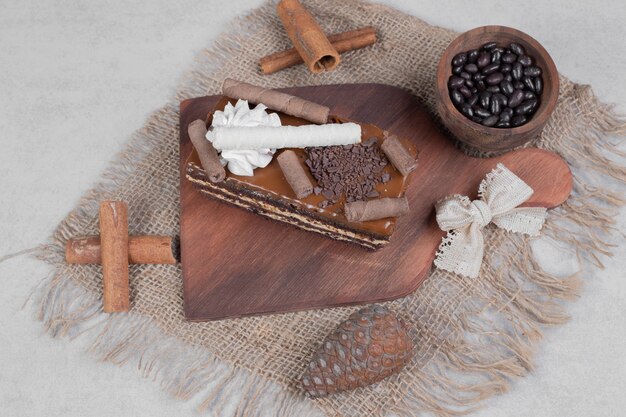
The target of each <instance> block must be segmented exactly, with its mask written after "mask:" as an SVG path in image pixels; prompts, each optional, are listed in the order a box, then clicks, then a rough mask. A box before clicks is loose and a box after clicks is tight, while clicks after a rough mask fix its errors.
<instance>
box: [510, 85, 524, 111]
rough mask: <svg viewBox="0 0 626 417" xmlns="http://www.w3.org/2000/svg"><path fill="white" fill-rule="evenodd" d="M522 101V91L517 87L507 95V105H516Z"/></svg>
mask: <svg viewBox="0 0 626 417" xmlns="http://www.w3.org/2000/svg"><path fill="white" fill-rule="evenodd" d="M522 101H524V92H523V91H522V90H519V89H517V90H515V91H513V93H512V94H511V97H509V107H517V106H519V104H520V103H521V102H522Z"/></svg>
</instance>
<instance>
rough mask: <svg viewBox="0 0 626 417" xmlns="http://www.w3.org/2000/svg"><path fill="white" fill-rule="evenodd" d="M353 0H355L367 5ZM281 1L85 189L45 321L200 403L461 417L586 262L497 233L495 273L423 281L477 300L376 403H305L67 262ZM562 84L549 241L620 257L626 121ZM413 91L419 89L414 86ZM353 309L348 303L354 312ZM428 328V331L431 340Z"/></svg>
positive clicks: (526, 344)
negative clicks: (557, 192) (564, 105)
mask: <svg viewBox="0 0 626 417" xmlns="http://www.w3.org/2000/svg"><path fill="white" fill-rule="evenodd" d="M350 3H351V4H353V5H354V7H361V6H362V5H363V3H360V2H357V1H351V2H350ZM368 7H370V8H377V13H380V14H387V15H388V17H389V18H390V19H394V18H395V19H402V20H405V19H414V18H411V17H407V16H406V15H403V14H401V13H400V12H397V11H395V10H393V9H390V8H387V7H383V6H376V5H368ZM272 9H273V6H271V5H264V6H262V7H261V8H260V9H258V10H256V11H253V12H252V13H250V14H249V15H248V16H246V17H243V18H240V19H237V21H236V22H235V23H234V27H233V29H234V30H233V32H232V33H230V34H225V35H223V36H221V37H220V38H219V39H218V41H217V42H216V44H215V46H214V47H213V48H212V49H211V50H210V51H205V52H204V53H203V55H202V56H201V57H200V59H199V60H198V62H197V63H196V65H195V67H194V69H193V70H192V71H191V72H190V73H189V74H188V75H187V76H186V79H187V81H186V82H185V87H184V88H181V90H180V91H179V92H178V93H177V95H176V97H175V99H174V100H173V101H172V102H171V103H170V104H169V105H168V106H166V107H165V108H164V109H162V110H159V111H158V112H156V113H155V114H153V115H152V116H151V117H150V118H149V120H148V121H147V123H146V126H145V127H144V128H143V129H141V130H140V131H138V132H137V133H136V134H135V135H134V137H133V138H132V139H131V140H130V142H129V144H128V145H127V147H126V148H125V149H124V151H123V152H122V153H120V154H119V155H118V156H117V157H116V159H115V162H113V163H112V165H111V166H110V167H109V168H108V169H107V171H106V173H105V174H104V182H102V183H101V184H99V185H98V186H97V187H95V188H94V189H93V190H91V191H89V192H88V193H87V194H86V195H85V196H84V197H83V198H82V199H81V201H80V202H79V204H78V206H77V207H78V208H77V209H76V210H75V211H73V212H72V213H71V214H70V215H69V216H68V218H67V219H66V220H65V221H64V222H63V223H62V224H61V225H60V226H59V230H57V232H56V233H55V235H54V238H53V240H52V241H51V242H50V243H49V244H47V245H45V246H44V247H43V248H42V249H41V250H40V251H39V253H38V255H37V256H38V258H39V259H42V260H45V261H46V262H48V263H50V264H51V265H52V266H53V269H54V273H53V274H52V275H51V276H50V277H48V278H46V279H45V280H44V281H43V282H42V284H41V285H40V287H39V288H37V289H36V291H35V298H34V300H35V301H34V303H35V304H36V305H37V307H38V318H39V319H40V320H41V321H43V323H44V325H45V328H46V330H47V331H48V332H49V333H50V334H51V335H52V336H54V337H58V336H67V337H71V338H74V337H84V338H87V339H88V340H90V341H91V342H92V343H91V348H90V351H91V352H92V353H93V354H95V355H96V356H97V357H99V358H100V359H102V360H105V361H109V362H112V363H116V364H124V363H129V364H133V365H135V366H137V367H138V369H139V370H140V371H141V373H142V374H143V375H144V376H146V377H151V378H153V379H155V380H159V381H160V382H161V384H162V386H163V388H164V389H165V390H166V391H167V392H169V393H170V394H171V395H173V396H174V397H176V398H180V399H191V398H195V399H196V400H197V401H198V407H199V408H200V409H201V410H210V411H211V412H212V414H213V415H218V416H226V415H234V416H244V415H245V416H247V415H263V416H266V415H276V416H296V415H297V416H309V415H319V414H320V411H323V412H324V413H326V414H327V415H337V416H343V415H345V416H352V415H361V416H363V415H385V414H386V413H396V414H398V415H401V416H412V415H415V414H416V413H418V412H420V411H421V412H427V413H432V414H435V415H439V416H454V415H460V414H463V413H467V412H469V411H472V410H474V409H475V408H476V407H478V406H479V405H480V404H481V403H482V401H483V400H485V399H487V398H489V397H490V396H492V395H494V394H498V393H502V392H505V391H506V390H507V389H508V387H509V383H510V380H511V379H512V378H514V377H518V376H522V375H524V374H526V373H527V372H528V371H529V370H530V369H532V363H533V355H534V352H535V350H536V348H537V345H538V341H539V340H540V339H541V334H542V328H543V327H544V326H545V325H555V324H561V323H563V322H565V321H566V320H567V314H566V312H565V310H564V306H563V304H562V302H563V301H565V300H570V299H572V298H575V297H576V296H577V294H578V293H579V288H580V284H581V277H582V276H583V275H584V273H583V272H580V273H579V274H575V275H573V276H567V277H558V276H555V275H552V274H550V273H548V272H546V271H545V270H544V269H543V268H542V267H541V266H540V265H539V264H538V262H537V261H536V260H535V258H534V257H533V254H532V241H531V240H530V239H527V238H524V237H521V236H518V235H508V234H502V233H494V231H493V230H492V229H488V230H487V233H486V235H487V236H486V238H487V239H489V240H491V241H492V244H493V246H495V247H498V248H499V250H498V251H497V253H496V252H494V251H491V252H490V253H488V255H487V257H486V259H485V262H484V265H483V276H484V277H485V279H483V280H481V281H471V280H470V281H465V280H464V281H459V280H457V279H456V277H454V276H453V275H452V274H449V273H445V272H442V271H435V272H434V273H433V276H431V278H430V279H429V280H427V281H426V282H425V284H424V287H423V289H422V290H420V291H431V290H433V288H434V287H435V286H437V287H438V288H442V290H441V291H445V288H446V287H447V286H450V287H452V286H458V285H463V286H467V287H468V289H467V292H468V293H471V294H475V295H476V296H475V297H473V298H471V299H469V300H462V301H459V300H450V301H449V302H450V303H455V302H456V303H459V305H460V304H461V302H462V303H463V308H458V309H455V308H453V311H457V314H456V315H455V317H453V320H450V321H449V322H448V326H449V328H447V329H445V330H444V331H443V332H442V331H441V329H438V330H437V331H438V332H440V333H443V334H446V335H447V336H446V337H445V338H441V339H438V341H439V342H438V343H439V344H438V345H437V348H436V349H435V350H434V352H433V353H432V355H429V356H428V357H427V358H422V359H423V360H421V359H420V358H418V359H417V360H416V363H414V364H412V365H411V366H409V367H407V368H406V369H405V370H404V371H403V372H402V373H401V374H400V375H399V376H398V377H394V378H392V379H391V380H390V381H389V383H388V384H387V385H386V389H387V391H386V393H387V394H390V395H385V396H383V397H384V398H383V399H380V400H379V401H378V402H377V403H375V404H359V401H360V400H362V398H363V397H361V395H364V393H365V392H366V391H365V390H377V389H380V386H381V384H379V385H378V386H376V387H374V388H365V389H360V390H356V391H354V392H352V393H346V394H341V395H338V396H335V397H333V398H328V399H322V400H318V401H315V402H313V401H308V400H306V399H305V398H304V397H303V396H302V395H301V393H300V392H299V391H298V390H297V388H295V383H294V381H292V380H289V379H287V378H286V377H284V376H280V375H272V373H271V371H269V370H266V369H257V368H254V367H251V366H250V365H249V364H245V363H233V362H232V361H229V362H230V363H228V364H227V363H225V362H224V360H227V359H228V358H220V357H219V355H215V354H214V353H211V352H210V351H209V350H207V349H205V348H204V347H201V346H191V345H189V344H188V343H185V342H184V341H182V340H180V339H177V338H175V337H172V336H171V335H168V334H166V332H165V331H164V329H162V328H161V327H160V326H159V325H158V324H156V323H154V322H153V320H152V319H151V318H150V317H147V316H145V315H142V314H139V313H136V312H130V313H126V314H112V315H105V314H103V312H102V307H101V298H100V297H99V296H97V295H94V294H93V293H92V292H89V291H86V290H85V289H84V288H83V287H81V286H80V285H78V284H76V283H75V282H73V280H72V279H71V278H70V276H71V268H76V267H79V266H67V265H65V263H64V253H63V251H64V243H65V239H66V238H67V236H72V235H75V234H79V233H80V232H81V231H82V227H83V226H84V224H85V223H87V222H90V221H92V220H93V212H94V211H97V204H98V202H99V201H100V200H101V199H102V198H103V196H105V195H109V194H111V193H114V192H115V190H116V189H117V187H120V186H122V185H123V183H124V181H125V179H126V178H128V176H130V175H132V174H133V172H134V169H135V165H136V163H137V162H138V161H141V160H142V158H143V156H144V155H145V154H146V153H147V152H149V151H150V150H151V149H152V147H153V144H154V143H157V142H158V141H159V139H160V138H162V137H163V135H171V134H172V129H174V130H176V125H177V123H178V115H177V103H178V101H180V100H181V99H183V98H187V97H191V96H200V95H204V94H206V92H207V91H210V92H215V91H217V90H216V89H217V88H218V86H219V82H220V81H221V76H220V75H219V74H218V73H217V72H214V71H216V70H217V68H218V63H220V62H222V61H228V59H229V55H230V53H231V50H233V49H236V48H237V47H238V46H237V45H238V42H241V41H242V40H245V36H246V35H247V34H248V33H251V32H249V31H254V24H255V22H256V21H257V20H256V19H257V18H258V19H262V18H263V17H264V16H266V15H267V14H268V13H271V10H272ZM414 20H415V21H417V19H414ZM235 34H236V35H235ZM564 81H565V82H563V83H562V85H564V87H563V91H562V92H561V96H562V97H565V96H566V97H569V98H572V99H573V105H574V106H575V108H576V111H575V112H571V111H569V112H568V111H566V110H564V109H559V108H557V113H559V112H560V114H559V115H555V117H557V116H558V117H569V118H571V120H568V121H567V123H566V125H567V126H568V129H569V132H567V136H568V137H569V140H568V141H567V142H564V141H554V140H552V139H551V138H552V137H553V136H555V135H556V134H557V133H558V134H559V135H562V132H561V131H559V132H553V131H551V129H556V127H555V126H552V125H548V127H547V128H546V131H545V132H544V134H543V135H542V137H541V138H539V139H538V141H537V143H536V145H537V146H540V147H544V148H547V149H551V150H553V151H555V152H557V153H559V154H561V155H562V156H563V157H564V158H565V159H566V160H567V161H568V162H569V163H570V165H571V166H572V170H573V172H574V173H575V178H576V180H575V184H574V192H573V194H572V197H571V198H570V199H569V200H568V201H567V202H566V203H565V204H564V205H563V206H561V207H560V208H558V209H556V210H554V211H553V212H552V215H551V216H550V219H549V221H548V223H547V224H546V227H545V230H544V236H548V237H550V238H552V239H553V240H554V242H557V243H558V244H559V245H561V246H562V247H563V250H571V251H572V253H573V254H575V255H576V256H577V257H578V259H579V260H580V262H581V265H583V266H585V265H588V264H593V265H595V266H601V265H602V263H601V262H602V257H603V256H610V253H611V252H610V251H611V244H610V239H611V234H612V232H613V231H614V230H613V229H612V228H613V225H614V221H613V218H614V214H615V212H616V211H617V209H618V208H619V207H620V206H621V205H623V203H624V201H623V200H622V198H621V196H620V193H619V192H615V191H613V190H615V184H617V183H621V184H623V183H624V182H626V170H625V169H624V167H623V165H621V164H620V163H619V162H617V161H615V160H612V159H615V158H616V157H623V156H624V155H623V154H621V153H620V151H619V149H618V145H617V144H611V143H609V137H618V138H623V137H624V133H626V124H625V122H624V120H623V118H620V117H619V116H618V115H616V114H615V113H614V112H613V111H612V109H611V108H610V107H608V106H606V105H603V104H602V103H600V102H599V101H598V100H597V99H596V98H595V97H594V95H593V93H592V91H591V89H590V88H589V87H585V86H578V85H574V84H572V83H570V82H568V81H567V80H564ZM268 83H269V84H271V83H273V81H271V80H268ZM403 87H405V88H409V89H411V86H410V85H403ZM418 93H423V92H421V91H419V92H418ZM428 104H432V103H428ZM431 107H432V106H431ZM176 146H177V145H176ZM511 253H517V256H511V255H510V254H511ZM172 268H174V267H172ZM587 270H588V269H587V268H581V271H587ZM585 273H587V272H585ZM388 304H389V306H390V307H391V308H394V309H396V310H397V311H399V312H400V314H401V315H403V318H404V319H405V320H407V321H408V322H409V323H419V322H420V321H426V319H427V317H426V315H436V314H437V306H433V308H432V310H430V311H426V312H424V311H422V314H424V315H425V316H424V317H420V316H413V315H411V310H410V309H407V308H404V307H403V300H396V301H393V302H390V303H388ZM340 311H341V310H340ZM349 311H351V310H350V309H345V312H346V314H345V315H346V316H347V314H348V313H349ZM430 331H431V330H430V329H422V334H421V337H422V338H424V337H425V336H427V334H428V332H430ZM432 332H433V333H435V330H434V329H432ZM418 343H419V341H418ZM409 379H410V383H409V382H407V381H408V380H409ZM313 404H315V406H317V408H316V407H314V406H313Z"/></svg>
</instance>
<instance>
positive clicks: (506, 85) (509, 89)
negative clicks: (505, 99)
mask: <svg viewBox="0 0 626 417" xmlns="http://www.w3.org/2000/svg"><path fill="white" fill-rule="evenodd" d="M500 90H501V91H502V92H503V93H504V94H506V95H507V96H510V95H511V94H513V91H515V88H514V87H513V83H512V82H511V81H508V80H506V79H505V80H503V81H502V82H501V83H500Z"/></svg>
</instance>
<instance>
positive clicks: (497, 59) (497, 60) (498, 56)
mask: <svg viewBox="0 0 626 417" xmlns="http://www.w3.org/2000/svg"><path fill="white" fill-rule="evenodd" d="M500 59H502V52H500V51H496V50H494V51H493V52H492V53H491V62H494V63H498V64H499V63H500Z"/></svg>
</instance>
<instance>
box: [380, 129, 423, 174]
mask: <svg viewBox="0 0 626 417" xmlns="http://www.w3.org/2000/svg"><path fill="white" fill-rule="evenodd" d="M380 149H381V150H382V151H383V152H384V153H385V155H387V158H389V160H390V161H391V163H392V164H393V166H394V167H395V168H396V169H397V170H398V171H400V173H401V174H402V176H403V177H406V176H407V175H408V174H409V173H410V172H411V171H413V170H414V169H415V168H417V161H416V160H415V159H414V158H413V157H412V156H411V154H410V153H409V152H408V151H407V150H406V148H405V147H404V145H402V143H401V142H400V139H398V137H397V136H395V135H390V136H389V137H387V139H385V141H384V142H383V144H382V145H380Z"/></svg>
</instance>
